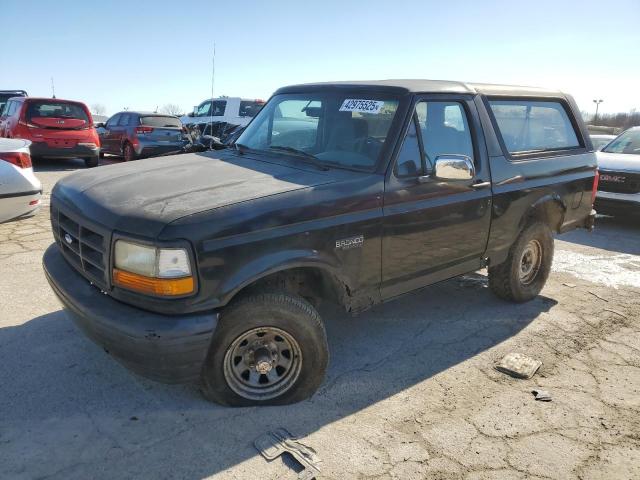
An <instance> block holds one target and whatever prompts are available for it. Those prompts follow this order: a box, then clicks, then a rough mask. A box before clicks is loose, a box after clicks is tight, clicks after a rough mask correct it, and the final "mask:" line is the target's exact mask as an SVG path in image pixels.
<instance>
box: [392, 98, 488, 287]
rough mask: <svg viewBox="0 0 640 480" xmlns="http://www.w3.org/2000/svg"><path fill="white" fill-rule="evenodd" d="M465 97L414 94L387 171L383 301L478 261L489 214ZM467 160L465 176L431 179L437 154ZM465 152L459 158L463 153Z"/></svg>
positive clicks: (478, 142) (473, 116)
mask: <svg viewBox="0 0 640 480" xmlns="http://www.w3.org/2000/svg"><path fill="white" fill-rule="evenodd" d="M479 132H482V130H481V128H480V124H479V120H478V118H477V113H476V108H475V105H474V103H473V100H472V98H471V97H469V96H454V95H446V96H431V97H421V98H418V99H417V100H416V102H415V105H414V110H413V115H412V118H411V121H410V122H409V125H408V126H407V130H406V134H405V136H404V140H403V142H402V145H401V147H400V148H399V150H398V151H397V154H396V158H395V159H394V161H393V162H392V165H391V168H390V171H389V172H388V174H387V178H386V185H385V194H384V210H383V211H384V219H383V243H382V285H381V294H382V297H383V298H390V297H394V296H396V295H400V294H402V293H405V292H408V291H411V290H414V289H416V288H420V287H423V286H425V285H429V284H431V283H435V282H437V281H440V280H444V279H446V278H450V277H453V276H456V275H460V274H462V273H466V272H469V271H473V270H475V269H478V268H480V267H481V266H482V259H483V254H484V252H485V250H486V245H487V240H488V236H489V226H490V219H491V188H490V187H491V184H490V175H489V169H488V164H487V154H486V148H485V145H484V138H482V135H480V134H479ZM446 156H449V157H451V156H457V157H460V158H464V157H468V159H470V160H471V162H472V163H471V162H467V163H468V164H469V166H471V164H472V165H473V167H472V168H470V169H469V174H470V175H471V178H468V179H463V180H461V179H443V178H436V177H435V175H434V167H435V163H436V160H437V159H438V157H440V158H441V159H444V157H446ZM461 156H464V157H461Z"/></svg>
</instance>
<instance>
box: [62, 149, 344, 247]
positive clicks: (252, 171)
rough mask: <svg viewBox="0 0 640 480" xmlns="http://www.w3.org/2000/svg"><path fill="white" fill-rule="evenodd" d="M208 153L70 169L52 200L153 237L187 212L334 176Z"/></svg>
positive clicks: (247, 157)
mask: <svg viewBox="0 0 640 480" xmlns="http://www.w3.org/2000/svg"><path fill="white" fill-rule="evenodd" d="M270 160H271V159H268V161H261V160H257V159H256V158H251V156H250V155H249V154H245V155H244V156H239V155H237V154H232V153H226V152H224V153H220V152H206V153H199V154H183V155H174V156H168V157H158V158H150V159H147V160H138V161H135V162H130V163H124V164H118V165H110V166H104V167H99V168H94V169H90V170H84V171H82V172H77V173H74V174H71V175H69V176H67V177H65V178H63V179H62V180H60V181H59V182H58V183H57V184H56V186H55V187H54V189H53V192H52V197H53V198H52V202H54V203H56V202H60V203H61V204H63V205H64V206H65V207H66V208H67V209H69V210H72V211H74V212H75V213H76V214H78V215H81V216H84V217H86V218H89V219H91V220H92V221H94V222H97V223H99V224H101V225H103V226H105V227H107V228H109V229H112V230H118V231H121V232H126V233H130V234H135V235H140V236H143V237H147V238H149V237H157V236H158V234H159V233H160V231H161V230H162V228H163V227H164V226H165V225H167V224H169V223H171V222H173V221H174V220H177V219H179V218H182V217H185V216H187V215H192V214H195V213H200V212H203V211H206V210H211V209H215V208H219V207H223V206H228V205H232V204H235V203H239V202H244V201H247V200H254V199H257V198H261V197H266V196H270V195H276V194H279V193H283V192H290V191H293V190H299V189H303V188H309V187H313V186H316V185H321V184H324V183H330V182H332V181H333V179H332V177H331V176H329V175H328V174H327V172H321V171H316V170H315V169H314V168H313V167H309V168H306V167H304V166H301V167H299V168H297V167H295V166H289V165H283V164H280V163H276V162H275V161H273V162H271V161H270Z"/></svg>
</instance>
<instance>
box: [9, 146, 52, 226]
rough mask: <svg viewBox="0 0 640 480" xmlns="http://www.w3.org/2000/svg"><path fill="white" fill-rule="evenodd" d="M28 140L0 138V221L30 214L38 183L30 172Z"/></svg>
mask: <svg viewBox="0 0 640 480" xmlns="http://www.w3.org/2000/svg"><path fill="white" fill-rule="evenodd" d="M30 143H31V142H29V141H28V140H19V139H9V138H0V222H6V221H8V220H13V219H16V218H21V217H28V216H31V215H34V214H35V213H36V212H37V211H38V209H39V208H40V203H41V196H42V185H41V183H40V180H38V179H37V178H36V176H35V175H34V173H33V167H32V165H31V155H30V154H29V145H30Z"/></svg>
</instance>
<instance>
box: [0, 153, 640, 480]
mask: <svg viewBox="0 0 640 480" xmlns="http://www.w3.org/2000/svg"><path fill="white" fill-rule="evenodd" d="M75 168H81V162H79V161H78V162H75V163H74V162H63V161H60V162H53V161H52V162H48V163H46V164H44V165H40V166H39V167H37V170H39V172H38V173H37V174H38V176H39V177H40V179H41V180H42V181H43V183H44V187H45V193H48V192H50V190H51V187H52V186H53V184H54V183H55V181H56V180H57V179H59V178H61V177H62V176H64V175H67V174H68V173H70V172H71V171H73V169H75ZM44 203H45V208H43V209H42V210H41V211H40V213H39V214H38V215H37V216H35V217H33V218H31V219H26V220H22V221H19V222H11V223H6V224H2V225H0V273H1V275H0V478H11V479H36V478H39V479H44V478H55V479H65V480H66V479H87V478H105V479H106V478H109V479H112V478H153V479H163V478H185V479H201V478H221V479H222V478H224V479H228V478H229V479H235V478H237V479H257V478H259V479H288V478H291V479H294V478H296V475H297V474H296V472H295V469H294V468H292V464H291V461H290V460H287V459H286V458H285V460H280V459H279V460H275V461H273V462H266V461H265V460H264V459H263V458H262V457H260V456H259V455H258V454H257V452H256V451H255V449H254V448H253V446H252V442H253V440H254V439H255V438H257V437H258V436H260V435H262V434H263V433H265V432H267V431H269V430H272V429H275V428H277V427H285V428H287V429H288V430H289V431H291V432H292V433H294V434H295V435H298V436H301V437H303V438H302V441H303V442H304V443H305V444H306V445H308V446H310V447H312V448H313V449H315V450H316V451H317V453H318V455H319V456H320V458H321V459H322V464H321V471H322V475H321V477H320V478H322V479H336V480H337V479H392V478H398V479H423V478H428V479H467V480H471V479H473V480H476V479H541V478H545V479H547V478H550V479H563V480H564V479H585V480H586V479H640V415H639V413H640V335H639V334H640V320H639V313H640V222H636V223H634V222H632V221H622V220H616V219H611V218H600V219H599V221H598V223H597V227H596V228H597V229H596V231H595V232H593V233H592V234H589V233H587V232H585V231H576V232H571V233H569V234H567V235H563V236H561V237H559V238H558V240H557V241H556V259H555V263H554V270H553V272H552V275H551V278H550V280H549V282H548V284H547V287H546V288H545V289H544V291H543V292H542V295H540V296H539V297H538V298H537V299H535V300H533V301H532V302H529V303H527V304H523V305H513V304H509V303H505V302H503V301H500V300H498V299H497V298H495V297H494V296H492V295H491V293H490V292H489V289H488V288H487V282H486V277H485V276H484V274H485V272H477V273H475V274H471V275H467V276H465V277H463V278H460V279H453V280H449V281H447V282H443V283H440V284H438V285H435V286H432V287H430V288H428V289H425V290H423V291H421V292H417V293H414V294H411V295H408V296H405V297H403V298H402V299H400V300H396V301H394V302H390V303H387V304H385V305H382V306H379V307H377V308H375V309H373V310H371V311H369V312H367V313H365V314H362V315H360V316H358V317H355V318H354V317H351V316H349V315H347V314H345V313H343V312H341V311H339V310H338V309H336V308H332V307H330V306H327V307H324V308H323V309H322V311H321V314H322V315H323V318H324V319H325V322H326V325H327V331H328V335H329V343H330V348H331V365H330V368H329V371H328V376H327V379H326V381H325V383H324V384H323V386H322V387H321V388H320V390H319V392H318V393H317V394H316V395H315V396H313V397H312V398H311V399H310V400H307V401H305V402H302V403H299V404H296V405H292V406H288V407H269V408H245V409H229V408H223V407H219V406H217V405H214V404H210V403H207V402H206V401H205V400H203V399H202V397H201V396H200V394H199V392H198V390H197V389H196V388H195V387H192V386H167V385H161V384H157V383H154V382H152V381H148V380H145V379H143V378H140V377H137V376H135V375H133V374H131V373H130V372H128V371H127V370H125V369H124V368H123V367H121V366H120V365H118V364H117V363H116V362H115V361H113V360H112V359H111V358H110V357H109V356H108V355H107V354H106V353H105V352H103V351H102V350H101V349H99V348H98V347H96V346H95V345H93V344H92V343H91V342H89V341H88V340H87V339H86V338H85V337H84V336H83V335H82V334H80V333H79V332H78V331H77V330H76V328H75V327H74V326H73V324H72V323H71V322H70V321H69V320H67V318H66V317H65V315H64V314H63V312H62V311H61V310H60V306H59V304H58V303H57V301H56V299H55V297H54V295H53V293H52V292H51V291H50V289H49V286H48V285H47V283H46V280H45V278H44V275H43V273H42V268H41V264H40V262H41V256H42V252H43V250H44V249H45V248H46V247H47V246H48V245H49V244H50V242H51V241H52V237H51V234H50V231H49V223H48V207H47V205H48V197H47V196H46V195H45V200H44ZM512 351H517V352H521V353H524V354H526V355H529V356H532V357H535V358H537V359H540V360H541V361H542V362H543V365H542V367H541V369H540V370H539V371H538V373H537V374H536V375H535V376H534V377H533V378H532V379H530V380H517V379H514V378H511V377H508V376H506V375H504V374H501V373H499V372H497V371H496V370H495V369H494V368H493V367H494V364H495V363H496V362H497V361H498V360H499V359H500V358H501V357H502V356H503V355H505V354H506V353H509V352H512ZM538 388H540V389H544V390H547V391H548V392H549V393H550V394H551V396H552V398H553V401H551V402H537V401H535V400H534V398H533V394H532V393H531V391H532V390H536V389H538Z"/></svg>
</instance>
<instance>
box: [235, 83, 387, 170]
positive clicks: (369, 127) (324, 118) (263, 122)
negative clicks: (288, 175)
mask: <svg viewBox="0 0 640 480" xmlns="http://www.w3.org/2000/svg"><path fill="white" fill-rule="evenodd" d="M397 109H398V100H396V99H392V98H382V97H380V96H379V95H367V94H366V93H363V92H359V93H357V94H354V93H329V92H327V93H318V92H313V93H307V94H281V95H276V96H274V97H273V98H272V99H271V100H270V101H269V102H268V103H267V104H266V105H265V106H264V108H263V109H262V110H261V111H260V113H258V115H257V116H256V118H255V119H254V120H253V122H251V124H250V125H249V126H248V127H247V129H246V130H245V131H244V132H243V133H242V135H241V136H240V137H239V138H238V140H237V142H236V145H238V146H240V147H241V148H245V149H249V150H258V151H262V152H271V153H274V152H276V153H278V154H282V155H292V156H297V157H299V158H300V159H301V160H303V161H304V160H305V159H306V160H307V161H312V162H313V163H316V164H322V165H326V166H338V167H346V168H355V169H371V168H373V167H374V166H375V165H376V162H377V160H378V157H379V156H380V152H381V150H382V147H383V145H384V143H385V141H387V136H388V134H389V130H390V128H391V124H392V122H393V119H394V117H395V114H396V111H397Z"/></svg>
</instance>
